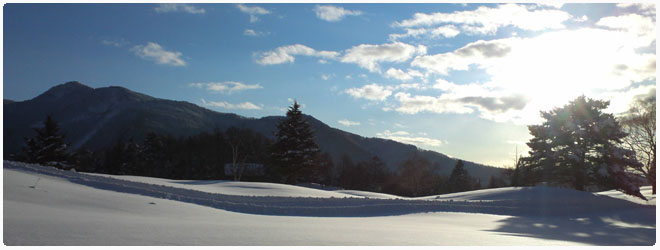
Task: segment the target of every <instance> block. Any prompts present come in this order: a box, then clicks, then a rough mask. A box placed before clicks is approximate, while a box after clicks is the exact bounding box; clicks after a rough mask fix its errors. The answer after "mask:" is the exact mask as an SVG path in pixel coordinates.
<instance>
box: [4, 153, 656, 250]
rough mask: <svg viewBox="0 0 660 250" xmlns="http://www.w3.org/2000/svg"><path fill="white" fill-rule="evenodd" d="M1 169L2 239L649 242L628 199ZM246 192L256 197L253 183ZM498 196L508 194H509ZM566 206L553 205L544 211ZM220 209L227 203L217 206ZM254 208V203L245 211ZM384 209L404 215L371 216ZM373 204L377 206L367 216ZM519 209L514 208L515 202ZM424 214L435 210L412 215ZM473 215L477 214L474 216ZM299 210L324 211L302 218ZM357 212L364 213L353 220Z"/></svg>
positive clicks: (647, 223) (647, 224) (650, 231)
mask: <svg viewBox="0 0 660 250" xmlns="http://www.w3.org/2000/svg"><path fill="white" fill-rule="evenodd" d="M3 166H4V167H3V180H4V183H3V193H4V197H3V198H4V199H3V204H4V205H3V223H4V231H3V237H4V243H5V244H6V245H652V244H654V243H655V210H654V208H655V206H644V205H639V204H634V203H631V202H627V201H623V202H626V203H625V204H628V205H629V206H628V207H627V208H626V209H623V210H621V211H609V212H607V211H599V210H594V211H592V212H593V213H590V214H582V215H563V216H559V215H557V214H555V215H556V216H552V217H546V216H512V215H500V214H489V213H490V212H496V213H497V212H501V213H504V211H505V210H500V209H499V208H492V207H490V206H492V205H493V204H498V203H497V202H498V201H497V200H495V199H493V201H492V202H478V201H474V200H464V201H459V198H460V197H458V196H456V197H454V198H455V199H456V200H454V201H446V200H444V201H443V200H438V199H435V198H437V197H433V198H432V199H431V200H396V199H364V198H341V199H339V198H301V197H298V198H295V197H289V198H286V197H264V196H254V197H253V196H230V195H221V194H214V193H205V192H201V191H198V190H186V189H183V188H176V187H164V186H159V185H155V184H149V183H138V182H131V181H126V180H117V179H113V178H108V177H103V176H94V175H89V174H82V173H75V172H70V171H61V170H58V169H54V168H50V167H41V166H37V165H29V164H22V163H14V162H7V161H5V162H4V164H3ZM246 190H253V191H254V192H255V193H258V192H257V191H255V190H257V189H250V188H249V186H248V187H247V188H246ZM491 191H493V190H491ZM494 191H498V190H494ZM246 192H247V191H246ZM498 192H500V194H499V195H503V196H502V197H504V198H506V197H505V195H504V192H505V191H502V190H500V191H498ZM512 192H513V191H512ZM486 193H488V192H485V193H484V192H482V195H484V196H482V197H481V198H483V197H486V196H485V195H486ZM168 195H169V197H168ZM473 195H474V194H473ZM159 197H160V198H159ZM473 197H476V196H473ZM204 198H206V199H207V200H204ZM180 201H185V202H180ZM218 204H220V205H218ZM223 204H224V205H223ZM227 204H229V205H227ZM200 205H201V206H200ZM562 205H563V204H561V203H559V204H552V207H550V208H551V209H554V208H556V207H560V206H562ZM222 206H227V207H228V209H226V210H225V209H215V208H222ZM252 206H254V207H257V208H250V207H252ZM387 207H389V208H392V209H394V210H396V213H407V214H405V215H398V216H374V215H377V214H378V212H381V213H383V211H385V210H383V208H387ZM365 208H366V210H365ZM370 208H374V209H375V211H376V212H373V213H368V211H370V210H369V209H370ZM647 208H652V209H647ZM231 209H234V210H238V211H240V212H241V213H235V212H231V211H234V210H231ZM263 209H266V210H273V211H274V212H264V211H263ZM283 209H289V210H292V211H294V212H295V213H293V214H294V215H296V216H283V215H284V214H286V213H285V212H283V211H282V210H283ZM328 209H330V210H333V211H335V213H334V214H333V213H330V212H329V211H328ZM517 209H518V210H515V209H514V210H513V211H520V209H521V208H517ZM227 210H229V211H227ZM343 210H346V211H343ZM424 210H426V211H440V212H429V213H413V212H415V211H424ZM448 211H458V212H459V213H455V212H448ZM474 211H477V212H479V213H471V212H474ZM254 213H258V214H271V213H272V214H275V215H278V216H264V215H258V214H254ZM299 213H302V215H305V214H307V215H309V214H317V215H320V216H323V217H312V216H298V215H301V214H299ZM328 214H333V215H334V216H336V215H343V216H344V217H333V216H328ZM359 214H365V216H362V217H359V216H358V215H359ZM386 214H390V215H391V213H386ZM537 215H543V214H537Z"/></svg>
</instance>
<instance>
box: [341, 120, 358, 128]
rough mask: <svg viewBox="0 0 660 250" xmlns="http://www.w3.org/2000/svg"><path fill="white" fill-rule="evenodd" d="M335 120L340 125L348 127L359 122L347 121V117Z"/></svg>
mask: <svg viewBox="0 0 660 250" xmlns="http://www.w3.org/2000/svg"><path fill="white" fill-rule="evenodd" d="M337 122H338V123H339V124H341V125H344V126H346V127H350V126H358V125H360V123H359V122H355V121H349V120H348V119H343V120H339V121H337Z"/></svg>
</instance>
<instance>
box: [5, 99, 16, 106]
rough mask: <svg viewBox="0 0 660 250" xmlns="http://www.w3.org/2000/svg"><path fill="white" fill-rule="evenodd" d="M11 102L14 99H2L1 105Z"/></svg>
mask: <svg viewBox="0 0 660 250" xmlns="http://www.w3.org/2000/svg"><path fill="white" fill-rule="evenodd" d="M12 102H15V101H12V100H9V99H2V104H3V105H4V104H10V103H12Z"/></svg>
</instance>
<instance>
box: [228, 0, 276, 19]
mask: <svg viewBox="0 0 660 250" xmlns="http://www.w3.org/2000/svg"><path fill="white" fill-rule="evenodd" d="M236 8H238V9H239V10H240V11H241V12H243V13H246V14H250V22H251V23H255V22H257V21H259V17H257V15H267V14H270V11H269V10H267V9H264V8H262V7H259V6H246V5H244V4H240V3H239V4H236Z"/></svg>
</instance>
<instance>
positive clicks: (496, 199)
mask: <svg viewBox="0 0 660 250" xmlns="http://www.w3.org/2000/svg"><path fill="white" fill-rule="evenodd" d="M4 168H5V169H18V170H22V171H32V172H36V173H39V174H45V175H51V176H56V177H60V178H66V179H68V180H69V181H71V182H74V183H77V184H82V185H87V186H92V187H95V188H99V189H105V190H112V191H117V192H124V193H132V194H139V195H144V196H150V197H155V198H163V199H169V200H175V201H182V202H188V203H194V204H198V205H203V206H208V207H213V208H219V209H224V210H227V211H234V212H241V213H251V214H262V215H281V216H324V217H334V216H348V217H351V216H384V215H401V214H411V213H422V212H465V213H485V214H498V215H529V216H566V215H580V214H593V213H595V212H599V213H602V212H608V211H616V210H624V209H645V206H642V205H639V204H635V203H631V202H628V201H624V200H620V199H615V198H611V197H606V196H596V195H593V194H591V193H587V192H579V191H573V190H567V189H559V188H550V187H529V188H504V189H492V190H480V191H473V192H469V193H459V194H452V195H445V196H436V197H435V199H369V198H367V197H365V198H353V197H344V198H315V197H276V196H247V195H227V194H222V193H215V192H213V193H211V192H204V191H199V190H195V189H188V188H181V187H176V186H175V185H171V183H170V185H168V186H166V185H160V184H150V183H145V182H136V181H128V180H121V179H116V178H111V177H107V176H100V175H90V174H84V173H76V172H71V171H62V170H59V169H55V168H50V167H42V166H38V165H31V164H23V163H14V162H7V161H5V162H4ZM128 178H132V179H135V177H128ZM140 180H143V179H142V178H140ZM162 181H163V180H162V179H161V180H157V179H155V178H152V179H150V182H152V183H160V182H162ZM186 183H187V184H186ZM201 183H206V182H201ZM179 184H181V183H179ZM183 184H185V185H186V186H185V187H190V186H188V185H190V184H191V183H190V182H184V183H183ZM207 184H208V183H207ZM217 184H223V185H224V184H229V185H230V186H231V185H242V186H241V188H243V189H245V190H252V194H255V193H259V194H261V188H260V187H263V186H264V184H263V183H256V184H251V183H242V182H241V183H236V182H218V183H217ZM272 185H273V186H275V185H277V186H284V185H279V184H272ZM193 186H194V185H193ZM234 187H236V186H234ZM254 187H257V188H254ZM209 188H214V190H215V191H218V190H222V189H221V188H219V187H218V186H216V185H212V186H210V187H209ZM291 188H292V189H297V188H300V187H291ZM255 190H258V191H255ZM312 190H313V189H309V190H306V192H312ZM315 191H319V192H320V191H321V190H315ZM646 209H648V208H646Z"/></svg>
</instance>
